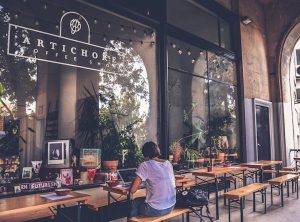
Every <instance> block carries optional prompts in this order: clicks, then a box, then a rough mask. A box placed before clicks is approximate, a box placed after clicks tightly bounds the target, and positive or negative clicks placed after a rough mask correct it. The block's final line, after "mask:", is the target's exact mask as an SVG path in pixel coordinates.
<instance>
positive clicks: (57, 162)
mask: <svg viewBox="0 0 300 222" xmlns="http://www.w3.org/2000/svg"><path fill="white" fill-rule="evenodd" d="M46 148H47V152H46V153H47V167H49V168H63V167H70V153H71V151H70V150H71V143H70V140H55V141H49V142H48V143H47V146H46Z"/></svg>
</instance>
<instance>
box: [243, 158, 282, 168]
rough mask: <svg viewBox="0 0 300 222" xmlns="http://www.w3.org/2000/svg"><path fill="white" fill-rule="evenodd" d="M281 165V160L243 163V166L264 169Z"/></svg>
mask: <svg viewBox="0 0 300 222" xmlns="http://www.w3.org/2000/svg"><path fill="white" fill-rule="evenodd" d="M279 164H282V161H281V160H259V161H254V162H250V163H241V166H246V167H249V168H257V169H262V168H263V167H266V166H274V165H279Z"/></svg>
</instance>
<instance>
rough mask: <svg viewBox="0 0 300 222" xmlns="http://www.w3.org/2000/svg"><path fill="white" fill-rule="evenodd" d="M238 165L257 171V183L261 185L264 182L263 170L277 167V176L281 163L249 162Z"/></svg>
mask: <svg viewBox="0 0 300 222" xmlns="http://www.w3.org/2000/svg"><path fill="white" fill-rule="evenodd" d="M240 165H241V166H245V167H249V168H254V169H257V170H258V172H259V182H260V183H263V181H264V173H263V169H264V168H265V167H269V166H277V174H278V175H279V170H280V168H281V165H282V161H281V160H259V161H254V162H249V163H241V164H240ZM256 176H257V174H256ZM256 182H257V181H256Z"/></svg>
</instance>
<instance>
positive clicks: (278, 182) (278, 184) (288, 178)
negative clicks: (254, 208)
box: [268, 174, 299, 207]
mask: <svg viewBox="0 0 300 222" xmlns="http://www.w3.org/2000/svg"><path fill="white" fill-rule="evenodd" d="M298 179H299V175H295V174H286V175H284V176H280V177H276V178H274V179H271V180H268V182H269V183H270V184H271V205H273V188H278V189H280V193H281V206H282V207H283V184H284V183H286V184H287V197H289V196H290V190H289V182H292V192H294V183H295V189H296V192H297V199H298V198H299V192H298V191H299V190H298Z"/></svg>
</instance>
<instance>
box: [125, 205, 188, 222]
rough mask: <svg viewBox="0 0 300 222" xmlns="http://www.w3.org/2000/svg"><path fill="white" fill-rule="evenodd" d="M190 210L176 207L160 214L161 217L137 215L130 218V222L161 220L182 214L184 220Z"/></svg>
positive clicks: (156, 221)
mask: <svg viewBox="0 0 300 222" xmlns="http://www.w3.org/2000/svg"><path fill="white" fill-rule="evenodd" d="M189 212H190V209H188V208H183V209H179V208H175V209H174V210H173V211H172V212H171V213H169V214H167V215H164V216H159V217H149V216H136V217H132V218H129V219H128V221H129V222H160V221H164V220H167V219H170V218H173V217H177V216H180V215H182V216H183V217H182V219H183V220H184V214H186V216H187V218H189Z"/></svg>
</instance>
